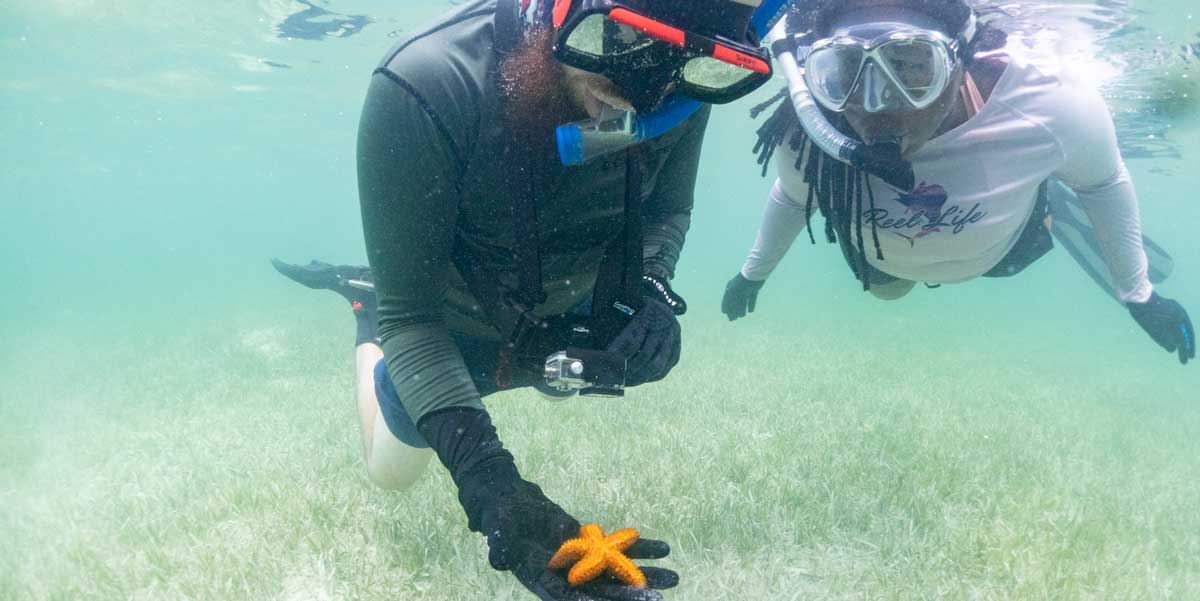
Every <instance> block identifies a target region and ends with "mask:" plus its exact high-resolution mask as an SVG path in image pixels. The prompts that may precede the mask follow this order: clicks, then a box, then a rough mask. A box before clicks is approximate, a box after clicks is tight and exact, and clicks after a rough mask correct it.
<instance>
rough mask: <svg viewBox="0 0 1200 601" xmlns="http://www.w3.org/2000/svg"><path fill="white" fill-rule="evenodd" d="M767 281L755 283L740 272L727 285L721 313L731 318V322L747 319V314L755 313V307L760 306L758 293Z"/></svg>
mask: <svg viewBox="0 0 1200 601" xmlns="http://www.w3.org/2000/svg"><path fill="white" fill-rule="evenodd" d="M766 283H767V281H766V280H762V281H760V282H755V281H753V280H748V279H746V278H745V276H743V275H742V272H740V271H739V272H738V273H737V275H735V276H733V279H732V280H729V283H728V284H725V297H724V298H722V299H721V312H722V313H724V314H725V316H726V317H728V318H729V321H733V320H735V319H738V318H739V317H745V316H746V314H747V313H753V312H754V306H755V305H757V304H758V291H759V290H762V287H763V284H766Z"/></svg>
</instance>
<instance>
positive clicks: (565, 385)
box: [545, 347, 625, 397]
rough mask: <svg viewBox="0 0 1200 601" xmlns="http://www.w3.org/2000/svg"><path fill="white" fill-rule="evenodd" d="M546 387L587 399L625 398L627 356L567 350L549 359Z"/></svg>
mask: <svg viewBox="0 0 1200 601" xmlns="http://www.w3.org/2000/svg"><path fill="white" fill-rule="evenodd" d="M545 378H546V385H547V386H549V387H551V388H553V389H555V390H559V391H562V392H572V391H577V392H579V394H581V395H584V396H607V397H619V396H624V395H625V357H624V356H623V355H620V354H618V353H611V352H608V351H600V350H594V349H585V348H578V347H568V348H567V349H566V350H562V351H559V352H557V353H554V354H553V355H550V356H549V357H546V365H545Z"/></svg>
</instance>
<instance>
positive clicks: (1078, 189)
mask: <svg viewBox="0 0 1200 601" xmlns="http://www.w3.org/2000/svg"><path fill="white" fill-rule="evenodd" d="M1062 85H1063V86H1064V90H1063V91H1064V94H1063V98H1064V99H1066V100H1067V101H1065V102H1062V103H1061V105H1060V106H1061V107H1062V109H1063V111H1064V114H1062V115H1061V119H1062V123H1063V124H1064V127H1063V128H1062V131H1057V132H1055V133H1057V134H1058V135H1059V139H1060V141H1061V143H1062V146H1063V152H1064V154H1065V159H1066V161H1065V162H1064V164H1063V166H1062V167H1061V168H1060V169H1059V170H1058V172H1056V173H1055V175H1057V176H1058V178H1059V179H1061V180H1062V182H1063V183H1064V184H1066V185H1067V186H1069V187H1070V188H1071V189H1072V190H1074V191H1075V193H1076V194H1077V195H1079V199H1080V201H1081V204H1082V205H1083V208H1084V211H1086V212H1087V215H1088V218H1089V219H1090V220H1091V222H1092V226H1093V227H1094V228H1095V233H1096V240H1097V241H1098V242H1099V243H1100V247H1101V249H1102V251H1103V254H1104V262H1105V263H1107V264H1108V269H1109V272H1110V274H1111V275H1112V281H1113V286H1114V288H1115V291H1116V294H1117V300H1118V301H1120V302H1121V303H1130V302H1134V303H1141V302H1146V301H1147V300H1148V299H1149V298H1150V293H1151V292H1152V291H1153V286H1152V285H1151V283H1150V278H1149V275H1148V264H1147V260H1146V251H1145V249H1144V248H1143V247H1142V226H1141V218H1140V216H1139V214H1138V200H1137V192H1136V191H1135V190H1134V187H1133V180H1132V179H1131V178H1130V176H1129V170H1128V169H1127V168H1126V167H1125V161H1124V160H1122V158H1121V153H1120V150H1119V148H1118V146H1117V135H1116V129H1115V127H1114V126H1113V121H1112V116H1111V115H1110V114H1109V111H1108V106H1107V105H1106V104H1105V102H1104V98H1103V97H1102V96H1101V95H1100V93H1099V92H1098V91H1096V90H1095V89H1094V88H1092V87H1091V86H1090V85H1088V84H1086V83H1084V82H1081V81H1078V80H1076V79H1072V78H1064V79H1063V81H1062Z"/></svg>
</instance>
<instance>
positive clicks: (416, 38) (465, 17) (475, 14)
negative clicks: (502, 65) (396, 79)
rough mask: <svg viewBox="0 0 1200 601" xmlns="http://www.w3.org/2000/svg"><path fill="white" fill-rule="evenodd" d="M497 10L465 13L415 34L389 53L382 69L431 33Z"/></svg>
mask: <svg viewBox="0 0 1200 601" xmlns="http://www.w3.org/2000/svg"><path fill="white" fill-rule="evenodd" d="M495 12H496V11H495V10H494V9H485V10H481V11H478V12H473V13H467V14H465V15H463V16H461V17H459V18H457V19H454V20H453V21H447V22H445V23H441V24H439V25H437V26H436V27H434V28H433V29H430V30H428V31H425V32H423V33H421V34H419V35H415V36H413V38H412V39H410V40H408V41H407V42H404V43H403V44H401V45H400V46H399V47H398V48H396V50H395V51H393V52H392V53H391V54H390V55H388V58H387V60H386V61H383V65H384V67H380V68H381V69H382V68H386V65H388V64H391V62H392V61H393V60H396V55H398V54H400V53H401V52H403V51H404V50H405V49H407V48H408V47H409V46H411V45H413V44H415V43H416V42H418V41H420V40H422V39H425V38H427V37H429V36H431V35H433V34H435V33H438V32H439V31H441V30H443V29H447V28H449V27H453V26H455V25H458V24H459V23H462V22H463V21H467V20H469V19H474V18H476V17H485V16H487V15H488V13H495Z"/></svg>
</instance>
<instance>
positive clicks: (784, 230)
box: [741, 134, 808, 282]
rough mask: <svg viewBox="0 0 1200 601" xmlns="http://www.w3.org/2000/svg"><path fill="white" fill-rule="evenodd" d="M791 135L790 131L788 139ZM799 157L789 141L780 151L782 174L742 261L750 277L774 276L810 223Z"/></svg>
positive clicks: (777, 155) (778, 161)
mask: <svg viewBox="0 0 1200 601" xmlns="http://www.w3.org/2000/svg"><path fill="white" fill-rule="evenodd" d="M790 137H791V134H788V136H787V138H790ZM787 138H785V139H787ZM797 156H798V151H796V150H794V149H792V148H791V146H790V145H789V144H783V145H781V146H780V147H779V149H778V150H776V153H775V166H776V170H777V171H778V173H779V177H777V178H776V179H775V185H774V186H772V187H771V192H770V193H769V194H768V195H767V204H766V206H765V207H764V208H763V216H762V223H761V224H760V225H759V228H758V236H757V238H756V239H755V240H754V247H753V248H751V249H750V254H749V255H748V256H747V257H746V262H745V263H744V264H742V270H741V273H742V277H744V278H746V279H747V280H750V281H755V282H761V281H765V280H766V279H767V278H768V277H770V275H771V272H772V271H774V270H775V267H777V266H778V265H779V263H780V261H782V260H783V257H784V256H785V255H787V252H788V250H789V249H791V247H792V243H793V242H795V240H796V236H798V235H800V232H802V231H804V228H805V226H806V224H807V222H808V219H807V218H806V216H805V212H806V211H807V210H808V207H807V203H806V201H807V199H808V184H806V183H804V177H803V175H802V173H801V171H800V170H799V169H796V167H795V164H796V159H797Z"/></svg>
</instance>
